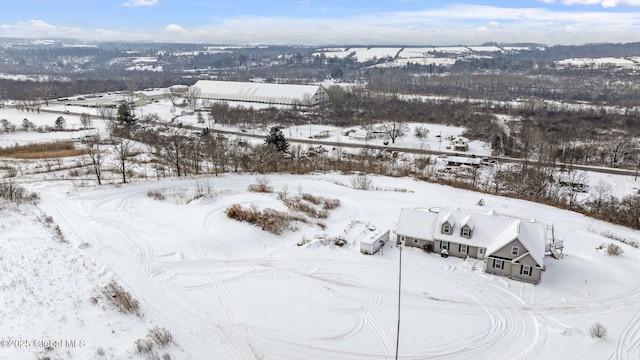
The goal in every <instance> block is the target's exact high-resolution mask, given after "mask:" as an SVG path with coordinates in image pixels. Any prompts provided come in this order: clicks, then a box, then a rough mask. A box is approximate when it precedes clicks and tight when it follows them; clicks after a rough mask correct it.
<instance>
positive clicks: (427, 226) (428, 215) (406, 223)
mask: <svg viewBox="0 0 640 360" xmlns="http://www.w3.org/2000/svg"><path fill="white" fill-rule="evenodd" d="M437 219H438V214H437V213H433V212H430V211H428V210H416V209H402V211H401V212H400V218H399V219H398V226H396V234H399V235H405V236H409V237H412V238H418V239H425V240H431V239H433V232H434V229H435V224H436V220H437Z"/></svg>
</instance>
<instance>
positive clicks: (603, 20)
mask: <svg viewBox="0 0 640 360" xmlns="http://www.w3.org/2000/svg"><path fill="white" fill-rule="evenodd" d="M0 37H26V38H47V37H68V38H75V39H79V40H126V41H182V42H211V43H224V44H231V43H241V44H247V43H249V44H258V43H267V44H310V45H314V44H350V45H459V44H463V45H476V44H480V43H483V42H488V41H496V42H500V43H514V42H536V43H543V44H548V45H555V44H583V43H594V42H635V41H640V0H510V1H507V0H461V1H458V2H450V1H429V0H366V1H365V0H340V1H339V0H323V1H319V0H264V1H263V0H261V1H257V0H256V1H250V0H235V1H229V0H3V2H2V12H1V13H0Z"/></svg>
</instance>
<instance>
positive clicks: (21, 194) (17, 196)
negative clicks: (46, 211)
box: [0, 180, 40, 205]
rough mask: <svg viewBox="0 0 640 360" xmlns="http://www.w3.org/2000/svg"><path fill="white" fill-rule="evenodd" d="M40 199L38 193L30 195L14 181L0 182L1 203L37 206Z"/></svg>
mask: <svg viewBox="0 0 640 360" xmlns="http://www.w3.org/2000/svg"><path fill="white" fill-rule="evenodd" d="M39 200H40V197H39V196H38V194H36V193H30V192H28V191H27V190H25V189H24V188H23V187H22V186H20V185H18V184H16V183H14V182H13V181H11V180H9V181H4V182H0V202H10V203H14V204H18V205H20V204H23V203H32V204H37V203H38V201H39Z"/></svg>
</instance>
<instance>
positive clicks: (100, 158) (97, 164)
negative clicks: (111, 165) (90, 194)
mask: <svg viewBox="0 0 640 360" xmlns="http://www.w3.org/2000/svg"><path fill="white" fill-rule="evenodd" d="M84 144H85V146H86V147H87V154H88V155H89V159H90V160H91V165H92V167H93V172H94V173H95V174H96V178H97V179H98V185H102V164H103V163H104V158H105V152H104V150H103V149H102V137H100V133H98V132H96V133H94V134H91V135H89V136H87V137H86V138H85V139H84Z"/></svg>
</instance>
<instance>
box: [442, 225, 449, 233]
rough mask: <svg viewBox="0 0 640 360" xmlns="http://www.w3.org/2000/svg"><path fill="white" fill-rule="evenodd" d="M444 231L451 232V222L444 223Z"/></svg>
mask: <svg viewBox="0 0 640 360" xmlns="http://www.w3.org/2000/svg"><path fill="white" fill-rule="evenodd" d="M442 232H443V233H445V234H451V225H449V224H444V225H442Z"/></svg>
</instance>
